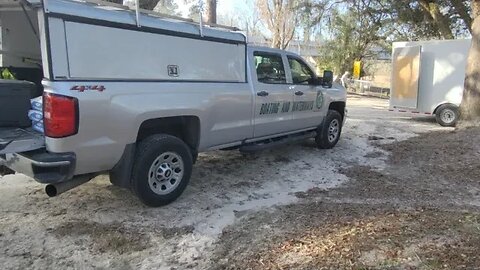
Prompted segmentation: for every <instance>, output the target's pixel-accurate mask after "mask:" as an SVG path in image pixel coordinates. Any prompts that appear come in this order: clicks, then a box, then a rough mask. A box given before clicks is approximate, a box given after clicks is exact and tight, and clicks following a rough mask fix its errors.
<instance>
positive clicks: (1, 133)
mask: <svg viewBox="0 0 480 270" xmlns="http://www.w3.org/2000/svg"><path fill="white" fill-rule="evenodd" d="M44 146H45V137H44V136H43V135H42V134H40V133H38V132H36V131H34V130H32V129H22V128H5V127H0V155H2V154H9V153H21V152H27V151H32V150H36V149H40V148H42V147H44Z"/></svg>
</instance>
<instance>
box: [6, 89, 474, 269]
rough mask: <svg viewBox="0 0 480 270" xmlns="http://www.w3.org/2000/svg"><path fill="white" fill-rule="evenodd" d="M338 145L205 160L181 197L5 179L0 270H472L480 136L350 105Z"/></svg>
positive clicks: (355, 101) (98, 184)
mask: <svg viewBox="0 0 480 270" xmlns="http://www.w3.org/2000/svg"><path fill="white" fill-rule="evenodd" d="M348 110H349V112H348V114H349V118H348V121H347V124H346V126H345V128H344V133H343V137H342V140H341V141H340V143H339V144H338V146H337V147H336V148H335V149H333V150H319V149H317V148H315V146H314V143H313V141H306V142H305V143H302V144H299V145H291V146H285V147H281V148H278V149H275V150H269V151H266V152H262V153H259V154H256V155H251V156H243V155H241V154H240V153H238V152H237V151H218V152H211V153H205V154H201V155H200V157H199V161H198V163H197V164H196V166H195V168H194V172H193V175H192V180H191V182H190V185H189V186H188V187H187V189H186V191H185V193H184V194H183V195H182V197H181V198H180V199H179V200H178V201H176V202H174V203H173V204H171V205H168V206H166V207H162V208H157V209H152V208H147V207H145V206H143V205H142V204H141V203H140V202H139V201H138V200H137V199H136V198H135V197H134V196H133V195H131V193H130V192H129V191H128V190H123V189H120V188H117V187H113V186H111V185H110V183H109V180H108V177H107V176H99V177H97V178H96V179H94V180H93V181H91V182H89V183H87V184H85V185H83V186H81V187H79V188H77V189H75V190H72V191H71V192H68V193H65V194H62V195H61V196H59V197H58V198H53V199H49V198H47V196H46V195H45V194H44V192H43V186H41V185H39V184H37V183H36V182H34V181H33V180H31V179H29V178H28V177H25V176H22V175H11V176H5V177H3V178H0V213H1V220H0V265H2V269H29V268H31V269H69V268H70V269H91V268H100V269H102V268H103V269H187V268H190V269H215V268H216V269H225V268H229V269H438V268H445V269H457V268H458V269H476V268H475V267H476V266H480V258H479V257H478V256H479V255H477V253H480V249H479V246H478V245H479V244H478V243H480V236H479V235H480V223H478V222H477V221H478V220H477V218H480V214H479V209H480V184H477V182H478V179H480V178H479V177H478V176H480V175H479V172H480V170H479V169H480V165H479V163H478V157H479V156H480V151H479V150H480V149H479V148H478V147H477V148H475V147H473V146H470V145H471V142H472V141H475V140H476V141H478V140H479V139H480V132H479V131H478V130H474V129H472V130H465V131H454V130H453V129H448V128H447V129H446V128H441V127H439V126H438V125H437V124H436V123H435V122H434V120H433V119H432V118H411V117H410V116H409V115H405V114H398V113H392V112H388V110H387V101H385V100H381V99H372V98H364V97H362V98H359V97H356V96H351V97H350V99H349V103H348Z"/></svg>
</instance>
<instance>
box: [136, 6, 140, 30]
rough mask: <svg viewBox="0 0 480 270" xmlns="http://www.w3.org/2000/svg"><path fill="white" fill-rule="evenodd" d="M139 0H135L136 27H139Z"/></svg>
mask: <svg viewBox="0 0 480 270" xmlns="http://www.w3.org/2000/svg"><path fill="white" fill-rule="evenodd" d="M139 8H140V0H135V20H136V22H137V27H140V11H139Z"/></svg>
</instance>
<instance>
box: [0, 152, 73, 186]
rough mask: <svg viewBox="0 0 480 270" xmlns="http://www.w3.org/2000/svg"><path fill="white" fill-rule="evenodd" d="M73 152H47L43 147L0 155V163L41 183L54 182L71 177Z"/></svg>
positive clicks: (63, 180)
mask: <svg viewBox="0 0 480 270" xmlns="http://www.w3.org/2000/svg"><path fill="white" fill-rule="evenodd" d="M75 160H76V158H75V154H74V153H62V154H55V153H48V152H47V151H46V150H45V149H41V150H35V151H31V152H24V153H13V154H4V155H0V165H3V166H6V167H8V168H10V169H12V170H14V171H16V172H18V173H22V174H25V175H27V176H30V177H32V178H33V179H35V180H36V181H37V182H40V183H43V184H56V183H60V182H65V181H68V180H70V179H72V178H73V173H74V170H75Z"/></svg>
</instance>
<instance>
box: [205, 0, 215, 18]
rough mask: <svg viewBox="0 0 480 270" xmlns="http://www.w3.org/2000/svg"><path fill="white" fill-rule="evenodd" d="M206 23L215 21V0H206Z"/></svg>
mask: <svg viewBox="0 0 480 270" xmlns="http://www.w3.org/2000/svg"><path fill="white" fill-rule="evenodd" d="M207 23H208V24H216V23H217V0H207Z"/></svg>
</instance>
